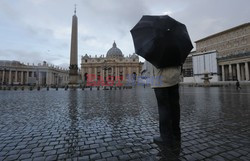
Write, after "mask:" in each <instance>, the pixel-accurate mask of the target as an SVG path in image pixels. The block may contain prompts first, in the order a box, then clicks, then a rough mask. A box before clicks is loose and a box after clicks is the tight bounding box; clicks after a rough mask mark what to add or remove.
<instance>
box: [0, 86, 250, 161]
mask: <svg viewBox="0 0 250 161" xmlns="http://www.w3.org/2000/svg"><path fill="white" fill-rule="evenodd" d="M180 96H181V102H180V103H181V129H182V142H181V144H179V145H176V146H175V147H174V148H169V147H167V146H162V145H157V144H155V143H153V136H154V135H157V134H158V113H157V104H156V98H155V95H154V92H153V90H152V89H150V88H148V87H147V88H145V89H144V88H143V87H137V88H133V89H124V90H105V91H104V90H100V91H97V90H92V91H90V90H84V91H82V90H76V91H74V90H68V91H64V90H59V91H53V90H50V91H46V90H45V89H44V90H41V91H0V102H1V104H0V143H1V144H0V160H64V159H68V158H72V159H75V160H108V161H109V160H111V161H112V160H145V161H146V160H147V161H148V160H248V158H250V153H249V152H250V149H249V147H250V146H249V145H250V141H249V137H250V132H249V131H250V127H249V120H250V116H249V114H250V111H249V110H250V100H249V98H250V88H243V89H242V90H241V91H236V90H235V88H233V87H230V88H223V87H211V88H203V87H180Z"/></svg>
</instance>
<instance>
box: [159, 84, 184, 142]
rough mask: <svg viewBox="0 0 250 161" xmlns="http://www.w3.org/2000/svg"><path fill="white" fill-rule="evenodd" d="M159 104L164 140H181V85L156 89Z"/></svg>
mask: <svg viewBox="0 0 250 161" xmlns="http://www.w3.org/2000/svg"><path fill="white" fill-rule="evenodd" d="M154 91H155V95H156V99H157V103H158V112H159V126H160V134H161V137H162V138H163V139H167V140H173V139H176V140H180V138H181V131H180V103H179V85H178V84H177V85H174V86H171V87H164V88H155V89H154Z"/></svg>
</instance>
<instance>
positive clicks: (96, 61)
mask: <svg viewBox="0 0 250 161" xmlns="http://www.w3.org/2000/svg"><path fill="white" fill-rule="evenodd" d="M141 68H142V63H140V62H139V57H138V56H137V55H136V54H132V55H130V56H128V57H124V55H123V54H122V51H121V50H120V49H119V48H118V47H117V46H116V43H115V42H114V43H113V47H112V48H110V49H109V50H108V52H107V54H106V57H104V55H102V56H100V57H97V56H95V57H94V58H93V57H91V56H89V55H87V54H86V55H85V56H82V58H81V75H82V79H83V81H84V82H86V81H88V80H91V81H95V82H105V81H113V82H119V81H121V82H126V81H130V80H137V78H138V76H140V71H141Z"/></svg>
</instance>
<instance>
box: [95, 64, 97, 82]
mask: <svg viewBox="0 0 250 161" xmlns="http://www.w3.org/2000/svg"><path fill="white" fill-rule="evenodd" d="M95 80H96V81H97V67H95Z"/></svg>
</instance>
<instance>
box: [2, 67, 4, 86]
mask: <svg viewBox="0 0 250 161" xmlns="http://www.w3.org/2000/svg"><path fill="white" fill-rule="evenodd" d="M2 77H3V78H2V84H3V82H5V70H3V76H2Z"/></svg>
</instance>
